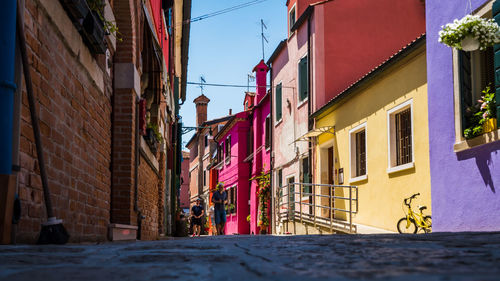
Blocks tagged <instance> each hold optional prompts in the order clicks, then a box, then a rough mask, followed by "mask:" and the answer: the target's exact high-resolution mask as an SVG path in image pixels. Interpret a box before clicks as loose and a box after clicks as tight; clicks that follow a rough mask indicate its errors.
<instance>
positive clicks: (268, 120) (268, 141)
mask: <svg viewBox="0 0 500 281" xmlns="http://www.w3.org/2000/svg"><path fill="white" fill-rule="evenodd" d="M265 137H266V139H265V140H266V143H265V146H266V148H269V147H271V116H269V115H268V116H267V117H266V136H265Z"/></svg>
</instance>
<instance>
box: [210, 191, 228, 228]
mask: <svg viewBox="0 0 500 281" xmlns="http://www.w3.org/2000/svg"><path fill="white" fill-rule="evenodd" d="M217 189H218V190H217V191H215V192H214V194H213V195H212V202H213V203H214V204H215V206H214V212H215V224H216V226H217V234H218V235H222V234H224V225H225V224H226V208H225V205H226V204H227V193H226V191H225V190H224V184H223V183H219V184H217Z"/></svg>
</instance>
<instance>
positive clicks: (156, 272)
mask: <svg viewBox="0 0 500 281" xmlns="http://www.w3.org/2000/svg"><path fill="white" fill-rule="evenodd" d="M499 265H500V233H465V234H464V233H461V234H448V233H446V234H445V233H436V234H431V235H418V236H414V235H408V236H405V235H363V236H360V235H353V236H348V235H336V236H225V237H222V236H220V237H200V238H178V239H173V240H163V241H155V242H135V243H134V242H132V243H105V244H98V245H67V246H28V245H20V246H1V247H0V280H11V281H12V280H94V281H95V280H171V279H178V280H306V279H307V280H325V279H328V280H359V279H363V280H366V279H371V280H500V266H499Z"/></svg>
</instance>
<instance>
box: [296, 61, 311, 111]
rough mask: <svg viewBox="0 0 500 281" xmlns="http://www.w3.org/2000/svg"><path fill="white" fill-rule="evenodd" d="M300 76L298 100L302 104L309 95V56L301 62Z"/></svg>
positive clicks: (299, 66) (299, 67)
mask: <svg viewBox="0 0 500 281" xmlns="http://www.w3.org/2000/svg"><path fill="white" fill-rule="evenodd" d="M298 74H299V77H298V79H297V80H298V83H299V85H298V95H299V97H298V98H299V103H301V102H303V101H304V100H305V99H307V97H308V93H309V68H308V66H307V55H306V56H304V57H303V58H302V59H300V61H299V65H298Z"/></svg>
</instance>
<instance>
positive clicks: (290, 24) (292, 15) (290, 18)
mask: <svg viewBox="0 0 500 281" xmlns="http://www.w3.org/2000/svg"><path fill="white" fill-rule="evenodd" d="M295 21H296V20H295V5H293V7H292V8H291V9H290V12H289V13H288V30H289V34H290V35H292V27H293V25H294V24H295Z"/></svg>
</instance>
